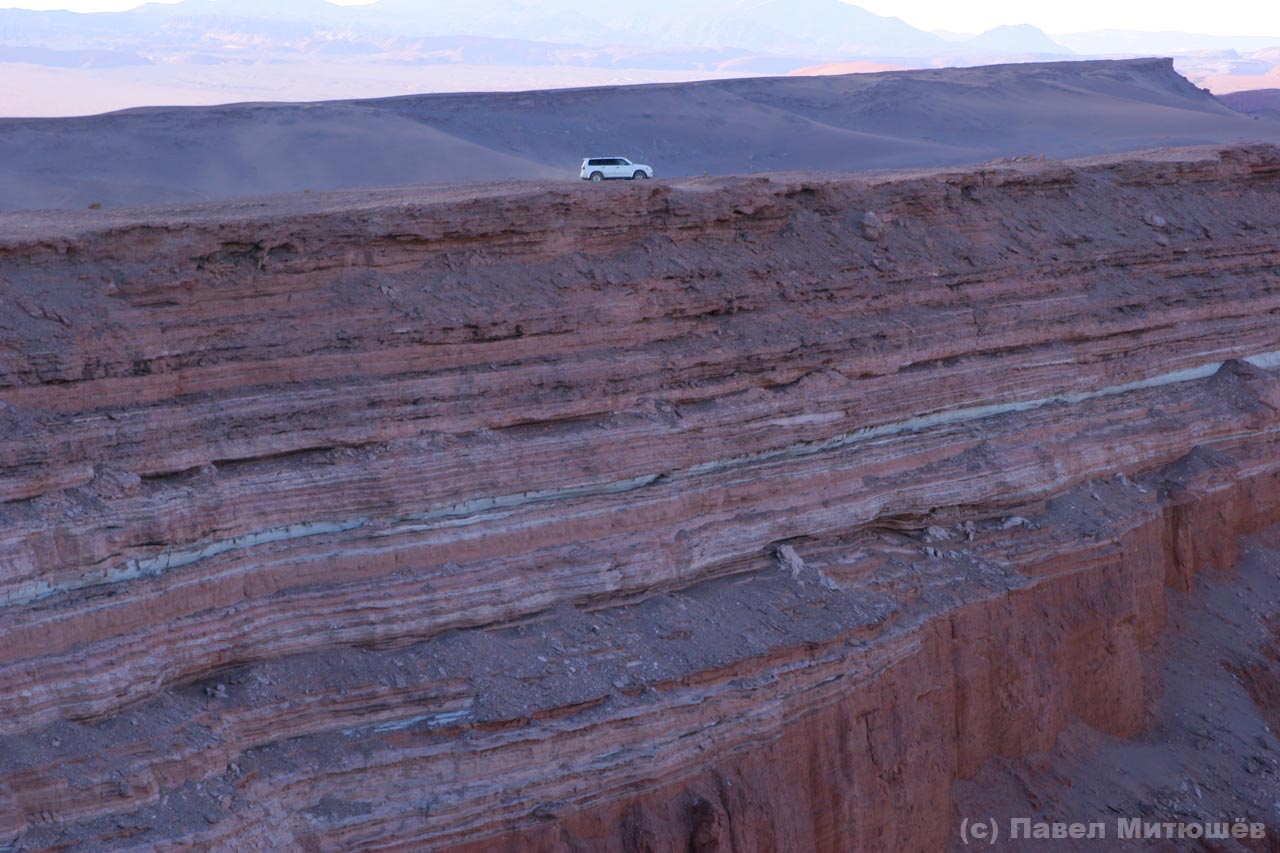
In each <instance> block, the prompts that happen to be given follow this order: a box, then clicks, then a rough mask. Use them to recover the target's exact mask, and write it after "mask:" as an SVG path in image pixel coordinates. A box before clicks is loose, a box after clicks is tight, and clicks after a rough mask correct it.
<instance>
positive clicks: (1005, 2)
mask: <svg viewBox="0 0 1280 853" xmlns="http://www.w3.org/2000/svg"><path fill="white" fill-rule="evenodd" d="M263 2H264V3H270V2H271V0H263ZM339 2H340V4H341V5H357V4H359V3H362V2H368V0H345V2H343V0H339ZM543 2H544V3H546V4H547V5H548V6H552V5H554V4H555V0H543ZM430 4H431V0H423V4H422V5H423V8H424V10H425V9H428V8H430ZM137 5H139V4H138V2H137V0H0V7H4V6H10V7H13V6H21V7H23V8H27V9H74V10H76V11H79V12H102V11H108V10H119V9H129V8H132V7H134V6H137ZM641 5H643V0H641ZM854 5H857V6H862V7H863V8H864V9H869V10H871V11H872V12H875V13H876V14H879V15H895V16H897V17H899V18H902V19H903V20H905V21H906V22H907V23H909V24H912V25H913V26H916V27H920V28H921V29H926V30H938V29H941V30H954V31H957V32H969V33H974V32H980V31H982V30H986V29H990V28H991V27H994V26H998V25H1000V24H1022V23H1029V24H1035V25H1036V26H1038V27H1040V28H1041V29H1042V30H1045V31H1047V32H1051V33H1067V32H1080V31H1084V30H1101V29H1135V30H1137V29H1140V30H1148V31H1161V30H1182V31H1187V32H1196V33H1207V34H1209V35H1280V3H1277V2H1275V1H1274V0H1245V2H1241V0H1229V2H1221V3H1206V2H1204V0H1070V2H1057V3H1044V2H1041V3H1030V4H1029V3H1027V2H1026V0H969V2H956V0H859V2H858V3H855V4H854Z"/></svg>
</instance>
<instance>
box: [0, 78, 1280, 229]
mask: <svg viewBox="0 0 1280 853" xmlns="http://www.w3.org/2000/svg"><path fill="white" fill-rule="evenodd" d="M1238 140H1265V141H1280V126H1277V125H1273V124H1272V123H1269V122H1259V121H1255V120H1253V119H1251V118H1249V117H1246V116H1243V115H1240V114H1239V113H1236V112H1234V111H1232V110H1230V109H1229V108H1227V107H1226V106H1224V105H1223V104H1221V103H1219V102H1218V101H1217V100H1215V99H1214V98H1213V97H1212V96H1210V95H1209V94H1208V93H1207V92H1204V91H1203V90H1200V89H1197V88H1196V87H1195V86H1193V85H1192V84H1191V83H1189V82H1188V81H1187V80H1186V79H1184V78H1183V77H1181V76H1179V75H1178V74H1177V73H1176V72H1175V71H1174V70H1173V67H1172V64H1171V62H1170V61H1168V60H1157V59H1150V60H1127V61H1097V62H1069V63H1028V64H1020V65H1002V66H987V67H980V68H966V69H938V70H924V71H896V72H886V73H881V74H854V75H846V76H837V77H786V78H751V79H738V80H721V81H711V82H704V83H681V84H662V85H650V86H634V87H623V88H596V89H570V90H555V91H543V92H522V93H496V94H456V95H419V96H408V97H400V98H389V99H382V100H370V101H336V102H324V103H316V104H241V105H231V106H223V107H196V108H163V109H162V108H156V109H142V110H130V111H126V112H120V113H111V114H106V115H100V116H91V117H86V118H75V119H9V120H3V121H0V208H3V209H8V210H17V209H32V208H58V207H70V208H75V207H84V206H87V205H89V204H95V203H97V204H103V205H108V206H112V205H136V204H146V203H153V202H174V201H193V200H204V199H216V198H231V197H239V196H247V195H258V194H263V193H279V192H291V191H302V190H305V189H316V190H319V189H339V188H354V187H371V186H389V185H403V184H416V183H433V182H469V181H480V180H507V179H534V178H539V179H541V178H554V177H563V178H565V179H574V178H576V167H577V164H578V162H579V160H580V158H581V157H582V156H585V155H588V154H593V153H595V154H612V153H616V154H622V155H626V156H631V157H634V158H636V159H640V160H643V161H645V162H649V163H653V164H654V166H655V167H656V169H657V172H658V175H659V176H660V177H673V176H680V175H690V174H703V173H711V174H732V173H749V172H764V171H789V170H814V171H844V170H853V169H873V168H901V167H912V166H933V165H949V164H961V163H972V162H980V161H984V160H988V159H991V158H995V157H1001V156H1018V155H1034V154H1045V155H1047V156H1050V157H1067V156H1083V155H1089V154H1102V153H1112V152H1118V151H1126V150H1136V149H1142V148H1152V147H1159V146H1170V145H1193V144H1204V143H1217V142H1233V141H1238Z"/></svg>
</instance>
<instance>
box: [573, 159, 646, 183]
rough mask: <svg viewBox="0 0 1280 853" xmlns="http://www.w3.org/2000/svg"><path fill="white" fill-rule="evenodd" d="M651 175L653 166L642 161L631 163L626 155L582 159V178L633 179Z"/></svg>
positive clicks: (596, 179) (600, 179)
mask: <svg viewBox="0 0 1280 853" xmlns="http://www.w3.org/2000/svg"><path fill="white" fill-rule="evenodd" d="M652 177H653V167H652V166H646V165H644V164H643V163H632V162H631V161H630V160H628V159H627V158H626V157H588V158H587V159H585V160H583V161H582V180H584V181H596V182H599V181H604V180H609V179H611V178H626V179H627V180H631V181H634V180H636V179H637V178H640V179H645V178H652Z"/></svg>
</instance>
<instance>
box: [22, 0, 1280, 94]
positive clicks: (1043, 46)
mask: <svg viewBox="0 0 1280 853" xmlns="http://www.w3.org/2000/svg"><path fill="white" fill-rule="evenodd" d="M554 6H555V8H554V9H552V8H550V5H549V4H548V3H544V2H541V0H429V2H424V1H423V0H377V2H374V3H370V4H367V5H363V6H336V5H334V4H332V3H329V2H326V0H183V2H179V3H174V4H161V3H151V4H147V5H144V6H141V7H138V8H136V9H133V10H131V11H127V12H112V13H96V14H77V13H72V12H65V11H47V12H42V11H32V10H22V9H0V66H3V69H4V70H3V74H4V75H5V83H6V85H5V86H0V115H6V114H7V115H71V114H77V113H80V114H83V113H89V112H103V111H107V110H110V109H115V108H120V107H127V106H138V105H146V104H164V103H168V104H214V103H225V102H229V101H249V100H253V101H259V100H319V99H328V98H352V97H371V96H378V95H393V94H407V93H413V92H430V91H457V90H492V89H531V88H555V87H566V86H584V85H605V84H609V85H612V84H619V83H641V82H671V81H675V80H692V79H707V78H713V77H718V78H728V77H737V76H752V75H784V74H788V73H806V74H811V73H838V72H840V71H844V70H880V69H893V68H930V67H944V66H973V65H983V64H990V63H997V62H1010V61H1042V60H1053V59H1063V58H1067V57H1072V58H1076V57H1080V58H1085V57H1088V56H1091V55H1099V54H1103V55H1107V56H1117V57H1119V56H1149V55H1171V56H1174V57H1176V58H1177V59H1178V68H1179V70H1180V71H1182V72H1183V73H1184V74H1187V75H1188V77H1190V78H1191V79H1192V80H1193V81H1195V82H1197V83H1200V84H1202V85H1204V84H1206V83H1207V82H1211V83H1212V88H1213V90H1214V91H1230V90H1232V89H1239V88H1264V87H1269V86H1270V87H1273V86H1276V85H1278V84H1280V56H1274V57H1273V56H1272V51H1269V50H1267V49H1265V48H1267V47H1268V46H1272V47H1273V48H1274V47H1280V38H1277V39H1265V38H1261V37H1249V38H1240V39H1231V40H1222V39H1219V40H1216V41H1215V40H1214V39H1212V38H1211V37H1207V36H1197V35H1194V34H1186V33H1135V32H1122V31H1107V32H1099V33H1077V34H1074V35H1070V36H1060V37H1052V38H1051V37H1050V36H1048V35H1046V34H1045V33H1044V32H1042V31H1040V30H1039V29H1037V28H1035V27H1033V26H1030V25H1027V24H1018V25H1010V26H1002V27H997V28H995V29H992V30H989V31H988V32H985V33H981V34H978V35H963V34H957V33H946V34H938V33H930V32H925V31H923V30H920V29H918V28H916V27H913V26H911V25H910V24H907V23H906V22H904V21H902V20H900V19H898V18H893V17H884V16H881V15H876V14H873V13H871V12H869V11H867V10H865V9H862V8H860V7H858V6H854V5H850V4H849V3H845V2H842V0H646V2H645V3H643V4H624V3H623V4H620V3H600V2H598V0H557V2H556V3H555V4H554ZM1213 45H1226V47H1220V48H1218V49H1213V48H1212V46H1213ZM1166 48H1168V49H1166ZM1173 48H1177V50H1175V49H1173ZM1246 80H1247V83H1245V82H1244V81H1246Z"/></svg>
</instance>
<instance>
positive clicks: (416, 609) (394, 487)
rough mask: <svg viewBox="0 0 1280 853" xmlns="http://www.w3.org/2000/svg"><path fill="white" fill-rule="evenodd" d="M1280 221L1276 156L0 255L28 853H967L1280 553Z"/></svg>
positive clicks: (12, 813) (11, 710)
mask: <svg viewBox="0 0 1280 853" xmlns="http://www.w3.org/2000/svg"><path fill="white" fill-rule="evenodd" d="M1277 201H1280V150H1277V149H1274V148H1266V147H1252V148H1237V149H1229V150H1224V151H1221V152H1219V151H1216V150H1182V151H1168V152H1157V153H1153V154H1151V155H1148V156H1145V157H1143V158H1139V159H1132V160H1124V159H1114V160H1094V161H1080V162H1076V163H1068V164H1062V163H1054V162H1034V161H1031V162H1017V163H999V164H991V165H989V166H986V167H979V168H973V169H967V170H955V171H929V172H918V173H910V174H903V173H897V174H886V175H880V176H871V177H867V176H860V177H850V176H773V177H769V178H751V179H706V180H698V181H690V182H684V183H677V184H663V183H657V182H655V183H653V184H648V185H644V186H621V187H614V186H609V187H604V188H586V187H584V188H579V187H564V186H554V185H546V186H539V185H528V186H519V187H515V188H511V187H497V186H495V187H488V188H481V189H477V190H474V191H466V192H463V191H452V192H451V191H416V192H411V191H386V192H378V193H352V194H337V195H317V196H314V197H310V198H307V197H302V198H289V199H279V200H271V201H265V202H255V203H241V204H229V205H223V206H216V207H206V208H196V209H189V210H171V211H170V210H154V211H147V212H135V213H118V214H109V215H102V216H92V215H89V214H86V215H84V216H73V215H52V214H50V215H44V216H39V215H31V216H23V217H16V216H15V217H9V218H0V299H3V304H4V305H5V306H6V307H5V311H4V312H3V314H0V424H3V428H2V429H0V466H2V469H0V470H2V472H3V476H2V478H0V501H3V502H2V503H0V518H2V519H3V524H2V525H0V602H2V603H3V609H0V709H2V713H0V844H3V843H6V842H8V843H11V844H12V845H14V846H15V848H16V849H70V848H73V847H74V846H75V845H77V844H82V845H91V846H93V847H104V846H108V847H110V846H117V847H122V848H148V849H175V850H176V849H190V848H192V847H196V848H200V847H223V848H235V849H248V850H254V849H260V850H275V849H314V850H321V849H353V848H359V849H388V850H391V849H404V850H422V849H442V850H445V849H447V850H494V849H497V850H503V849H511V850H516V849H547V850H592V851H597V850H619V851H621V850H643V849H652V850H676V849H679V850H686V849H690V848H691V847H692V848H693V849H698V850H708V851H710V850H742V851H754V850H759V851H773V850H806V849H820V850H868V851H872V850H928V849H941V848H944V847H945V846H946V845H947V844H948V843H949V841H950V840H951V838H952V821H953V818H954V816H955V809H954V807H953V806H952V805H951V802H952V799H951V797H952V789H953V785H954V784H955V782H956V780H958V779H968V778H971V777H973V776H974V774H977V773H979V772H980V771H982V770H983V768H984V767H987V766H988V764H989V762H990V761H991V760H992V759H993V758H1009V759H1016V758H1018V757H1021V756H1024V755H1027V754H1029V753H1043V752H1045V751H1047V750H1049V749H1051V748H1052V747H1053V746H1054V743H1055V741H1056V739H1057V737H1058V735H1059V733H1061V732H1062V731H1064V730H1066V729H1068V727H1071V726H1078V725H1084V726H1088V727H1090V728H1091V729H1092V730H1095V731H1098V732H1101V733H1104V734H1106V735H1109V736H1115V737H1126V736H1132V735H1135V734H1137V733H1139V732H1141V731H1142V729H1143V727H1144V725H1145V724H1146V722H1147V713H1148V712H1147V709H1148V708H1149V703H1150V702H1151V700H1152V696H1153V695H1154V694H1155V693H1156V692H1158V690H1159V686H1160V685H1159V683H1158V682H1159V677H1158V672H1157V670H1155V669H1154V668H1153V667H1151V666H1149V665H1147V664H1146V663H1145V662H1144V661H1145V659H1146V657H1147V656H1148V653H1149V650H1151V649H1152V648H1153V646H1154V644H1155V643H1156V642H1157V639H1158V638H1159V637H1160V635H1161V632H1162V630H1163V629H1164V627H1165V622H1166V617H1165V613H1166V604H1165V600H1166V597H1167V595H1168V592H1167V590H1169V589H1174V590H1186V589H1189V588H1191V586H1192V585H1193V584H1194V582H1195V581H1194V578H1195V575H1196V573H1197V572H1198V571H1201V570H1202V569H1205V568H1207V567H1218V568H1225V567H1227V566H1230V565H1232V564H1233V563H1234V562H1235V560H1236V556H1237V547H1238V546H1237V542H1238V540H1239V537H1240V536H1242V535H1245V534H1249V533H1254V532H1257V531H1261V530H1263V529H1265V528H1267V527H1269V526H1270V525H1272V524H1273V523H1274V522H1275V521H1276V520H1277V518H1278V517H1280V516H1278V509H1280V489H1277V482H1278V480H1277V478H1278V477H1280V453H1277V447H1276V441H1277V428H1278V427H1280V414H1278V412H1280V377H1277V376H1276V375H1275V374H1274V373H1273V372H1272V369H1273V368H1274V367H1276V366H1277V365H1280V331H1277V325H1276V319H1275V318H1276V312H1277V311H1280V240H1278V238H1280V204H1277ZM1157 219H1158V222H1159V224H1156V222H1157ZM868 222H873V223H875V226H876V227H875V228H874V229H871V230H873V231H875V232H876V233H875V234H874V235H872V236H868V233H867V232H868Z"/></svg>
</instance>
